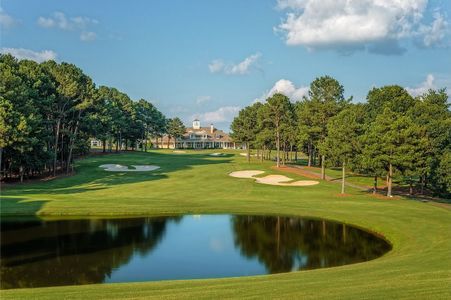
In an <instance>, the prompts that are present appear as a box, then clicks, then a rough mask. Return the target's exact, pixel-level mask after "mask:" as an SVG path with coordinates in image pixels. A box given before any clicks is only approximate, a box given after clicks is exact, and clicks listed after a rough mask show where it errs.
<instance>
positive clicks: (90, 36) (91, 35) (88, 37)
mask: <svg viewBox="0 0 451 300" xmlns="http://www.w3.org/2000/svg"><path fill="white" fill-rule="evenodd" d="M96 38H97V35H96V33H95V32H92V31H83V32H82V33H81V34H80V40H82V41H83V42H91V41H94V40H95V39H96Z"/></svg>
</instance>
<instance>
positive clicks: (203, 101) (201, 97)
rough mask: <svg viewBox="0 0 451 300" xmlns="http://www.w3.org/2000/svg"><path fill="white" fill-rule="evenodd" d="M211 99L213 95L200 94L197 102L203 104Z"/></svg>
mask: <svg viewBox="0 0 451 300" xmlns="http://www.w3.org/2000/svg"><path fill="white" fill-rule="evenodd" d="M210 100H211V96H199V97H197V99H196V104H198V105H199V104H202V103H205V102H208V101H210Z"/></svg>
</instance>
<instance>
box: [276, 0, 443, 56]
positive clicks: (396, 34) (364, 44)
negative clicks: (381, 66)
mask: <svg viewBox="0 0 451 300" xmlns="http://www.w3.org/2000/svg"><path fill="white" fill-rule="evenodd" d="M427 2H428V1H427V0H403V1H393V0H359V1H349V0H278V2H277V7H278V8H279V9H281V10H286V11H287V13H286V17H285V19H284V20H283V21H282V23H281V24H279V26H277V27H276V28H275V30H276V31H277V32H282V34H283V36H284V39H285V41H286V43H287V44H288V45H302V46H305V47H306V48H307V49H309V50H316V49H337V50H339V51H348V52H349V51H355V50H358V49H360V50H363V49H368V50H370V51H372V52H378V53H382V54H400V53H402V52H403V51H401V50H402V47H401V46H400V45H399V43H400V42H401V41H403V40H406V39H409V38H411V39H420V38H422V39H423V43H424V46H427V47H430V46H434V45H436V44H438V43H440V42H441V41H442V40H443V39H444V38H445V35H446V32H447V28H448V22H447V21H446V20H445V19H444V16H443V15H442V14H440V13H438V12H437V13H436V14H435V17H434V18H435V19H434V21H433V22H432V24H431V25H424V24H423V23H422V21H423V17H424V14H425V10H426V7H427Z"/></svg>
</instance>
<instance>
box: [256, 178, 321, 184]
mask: <svg viewBox="0 0 451 300" xmlns="http://www.w3.org/2000/svg"><path fill="white" fill-rule="evenodd" d="M255 180H256V181H257V182H258V183H263V184H270V185H280V186H309V185H315V184H318V183H319V181H314V180H298V181H293V179H291V178H289V177H287V176H284V175H268V176H265V177H262V178H255ZM290 181H291V182H290Z"/></svg>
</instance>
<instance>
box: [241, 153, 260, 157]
mask: <svg viewBox="0 0 451 300" xmlns="http://www.w3.org/2000/svg"><path fill="white" fill-rule="evenodd" d="M240 155H241V156H247V153H244V152H243V153H240ZM250 156H254V157H256V156H257V154H251V155H250Z"/></svg>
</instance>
